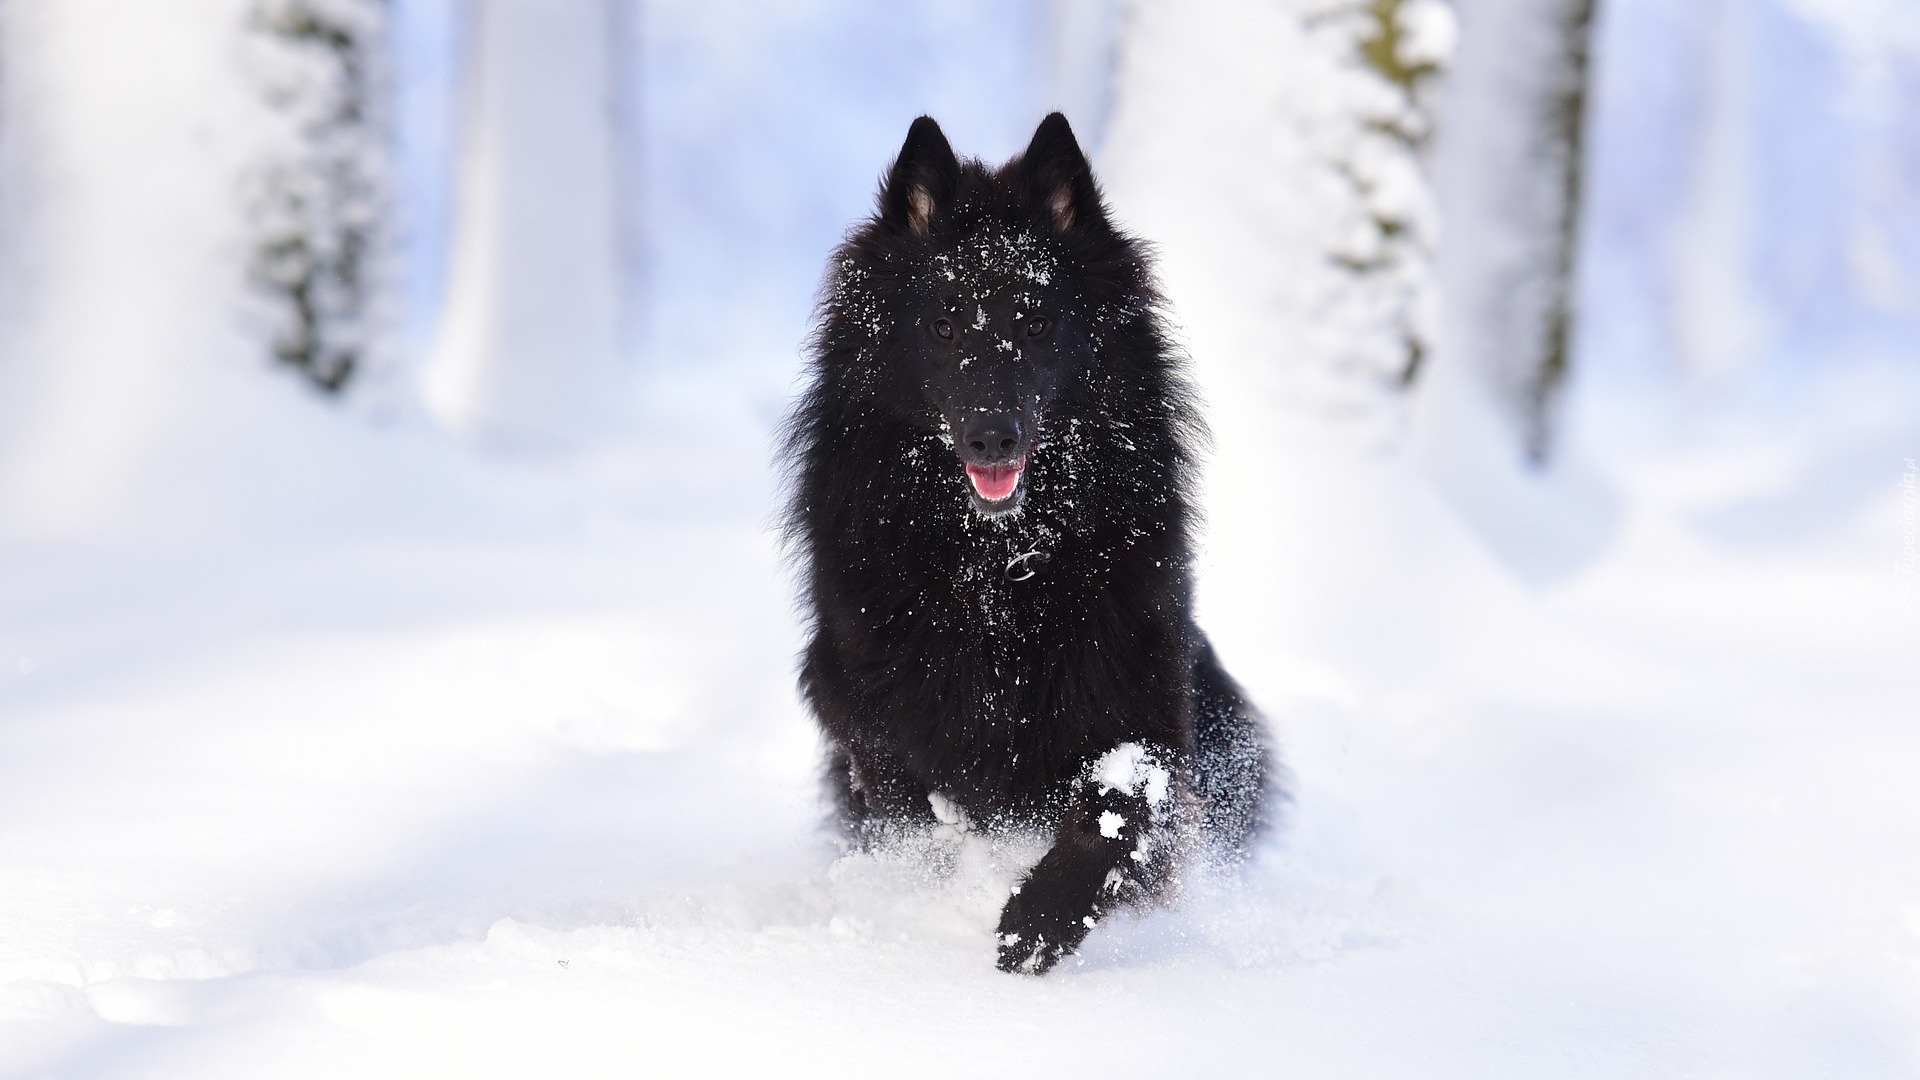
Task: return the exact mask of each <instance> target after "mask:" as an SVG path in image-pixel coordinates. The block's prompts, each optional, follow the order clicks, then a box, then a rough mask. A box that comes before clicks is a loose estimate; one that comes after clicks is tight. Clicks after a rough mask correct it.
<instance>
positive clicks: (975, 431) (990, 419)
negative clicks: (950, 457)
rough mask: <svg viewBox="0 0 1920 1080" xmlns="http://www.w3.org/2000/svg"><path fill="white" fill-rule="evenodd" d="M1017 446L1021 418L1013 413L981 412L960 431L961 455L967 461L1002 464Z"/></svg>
mask: <svg viewBox="0 0 1920 1080" xmlns="http://www.w3.org/2000/svg"><path fill="white" fill-rule="evenodd" d="M1019 445H1020V418H1019V417H1017V416H1015V415H1013V414H1012V413H982V414H980V415H978V416H975V417H974V418H973V419H971V420H968V421H967V422H966V424H965V425H964V426H963V427H962V428H961V430H960V446H961V454H962V455H963V456H964V457H966V458H967V459H968V460H969V461H982V462H987V461H1001V460H1004V459H1006V458H1009V457H1012V456H1013V451H1014V448H1016V447H1018V446H1019Z"/></svg>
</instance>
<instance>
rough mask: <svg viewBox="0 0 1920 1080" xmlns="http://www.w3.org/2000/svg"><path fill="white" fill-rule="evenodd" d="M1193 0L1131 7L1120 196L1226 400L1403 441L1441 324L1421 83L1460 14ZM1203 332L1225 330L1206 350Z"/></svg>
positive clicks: (1117, 181)
mask: <svg viewBox="0 0 1920 1080" xmlns="http://www.w3.org/2000/svg"><path fill="white" fill-rule="evenodd" d="M1193 14H1194V13H1193V12H1192V11H1191V10H1190V9H1189V8H1188V7H1187V6H1186V5H1180V4H1173V3H1169V2H1166V0H1140V2H1138V3H1136V4H1135V5H1134V6H1133V7H1132V9H1131V11H1130V17H1129V18H1128V19H1127V21H1126V27H1125V31H1124V37H1123V44H1122V63H1121V81H1120V91H1119V98H1118V102H1117V109H1116V113H1115V117H1114V131H1113V135H1112V138H1111V141H1110V143H1109V146H1108V153H1107V155H1106V157H1107V169H1106V174H1107V177H1108V180H1109V183H1110V186H1111V188H1112V190H1113V192H1114V194H1115V196H1116V201H1117V209H1118V211H1119V212H1120V213H1121V215H1122V216H1123V217H1124V218H1127V219H1128V220H1130V221H1133V222H1137V223H1138V224H1139V227H1140V231H1142V232H1143V233H1145V234H1146V235H1147V236H1148V237H1150V238H1151V239H1153V240H1155V241H1156V242H1158V243H1160V244H1161V245H1162V247H1163V250H1164V251H1165V252H1166V255H1167V259H1166V272H1167V277H1168V284H1169V286H1170V288H1171V290H1172V293H1173V297H1174V299H1175V301H1176V305H1177V307H1178V308H1179V310H1178V312H1177V314H1178V315H1179V316H1180V317H1181V318H1182V319H1183V320H1185V321H1187V322H1188V324H1189V327H1190V329H1191V330H1192V331H1193V332H1194V334H1195V338H1196V342H1195V344H1196V357H1197V362H1198V365H1199V370H1200V374H1201V376H1202V381H1203V382H1204V383H1207V384H1210V386H1211V389H1210V393H1209V397H1210V398H1211V399H1212V400H1213V401H1214V402H1215V404H1216V406H1218V405H1220V404H1221V403H1224V402H1226V401H1229V400H1232V401H1236V402H1241V403H1244V404H1245V405H1246V406H1247V407H1250V408H1253V409H1256V410H1259V411H1267V410H1272V409H1281V410H1284V411H1293V412H1307V413H1314V414H1320V415H1331V416H1339V417H1344V418H1348V419H1351V420H1354V421H1356V422H1358V424H1359V425H1360V427H1361V428H1364V429H1367V430H1369V431H1373V432H1377V433H1379V434H1380V435H1381V436H1382V437H1385V438H1392V437H1393V433H1395V432H1397V431H1398V429H1399V427H1400V422H1401V417H1402V413H1403V411H1404V398H1405V395H1404V394H1403V393H1402V392H1401V391H1402V388H1403V387H1404V386H1405V385H1406V384H1407V383H1408V382H1409V381H1410V380H1411V379H1412V378H1413V376H1414V375H1415V374H1416V373H1417V372H1418V370H1419V367H1420V365H1421V361H1422V358H1423V357H1424V355H1425V353H1426V351H1427V349H1428V342H1429V340H1430V338H1431V337H1432V335H1433V330H1432V327H1431V323H1432V310H1433V307H1434V297H1433V272H1432V259H1433V251H1434V247H1435V244H1436V242H1437V238H1438V220H1437V216H1436V213H1435V207H1434V203H1433V199H1432V197H1431V193H1430V191H1429V186H1428V183H1427V180H1426V177H1425V171H1424V164H1423V162H1422V158H1421V147H1422V144H1423V142H1424V140H1425V138H1426V135H1427V131H1428V128H1429V123H1428V119H1427V116H1426V110H1425V107H1424V102H1423V100H1422V91H1423V87H1424V83H1425V81H1426V79H1427V77H1428V76H1429V75H1430V74H1431V73H1433V72H1434V71H1436V70H1438V68H1439V67H1440V66H1441V65H1442V64H1443V63H1444V62H1445V60H1446V57H1447V55H1448V52H1449V50H1450V49H1451V47H1452V29H1453V23H1452V19H1451V14H1450V11H1449V10H1448V9H1447V8H1446V6H1445V5H1444V4H1441V3H1440V2H1439V0H1368V2H1364V3H1353V4H1334V5H1330V4H1328V3H1325V2H1321V0H1269V2H1267V3H1260V4H1243V5H1235V6H1232V7H1224V6H1223V7H1220V8H1217V9H1211V10H1210V11H1209V16H1210V17H1208V18H1205V19H1200V18H1195V17H1193ZM1203 257H1204V258H1205V259H1206V263H1205V264H1204V265H1202V264H1201V263H1199V262H1198V261H1197V260H1198V259H1200V258H1203ZM1202 335H1205V336H1207V337H1213V336H1215V335H1218V341H1217V343H1216V344H1213V345H1210V346H1209V347H1207V348H1204V349H1201V348H1198V346H1199V345H1200V344H1201V342H1200V341H1199V338H1200V337H1201V336H1202Z"/></svg>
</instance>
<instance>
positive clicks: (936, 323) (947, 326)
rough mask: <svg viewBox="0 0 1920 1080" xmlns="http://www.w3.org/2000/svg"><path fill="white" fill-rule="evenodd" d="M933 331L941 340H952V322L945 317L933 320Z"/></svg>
mask: <svg viewBox="0 0 1920 1080" xmlns="http://www.w3.org/2000/svg"><path fill="white" fill-rule="evenodd" d="M933 332H934V333H935V334H937V335H939V337H940V340H942V341H952V340H953V324H952V323H950V322H948V321H947V320H945V319H935V320H933Z"/></svg>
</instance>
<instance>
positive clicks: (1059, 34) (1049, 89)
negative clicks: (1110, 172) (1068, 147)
mask: <svg viewBox="0 0 1920 1080" xmlns="http://www.w3.org/2000/svg"><path fill="white" fill-rule="evenodd" d="M1123 14H1124V12H1123V10H1122V3H1121V0H1049V2H1048V4H1047V8H1046V33H1047V52H1048V54H1049V55H1048V59H1049V61H1050V63H1049V64H1048V66H1047V80H1046V84H1045V86H1044V87H1042V92H1043V93H1044V94H1045V95H1046V100H1044V101H1042V102H1041V103H1040V106H1041V107H1040V109H1039V110H1038V111H1039V112H1041V113H1043V114H1044V113H1048V112H1054V111H1056V110H1057V111H1059V112H1062V113H1065V114H1066V117H1067V120H1068V122H1070V123H1071V124H1072V125H1073V131H1074V134H1075V136H1076V137H1078V139H1079V140H1080V145H1081V146H1082V147H1083V148H1084V149H1085V150H1086V152H1087V153H1088V154H1089V155H1091V156H1092V157H1093V158H1094V160H1095V161H1096V162H1097V161H1098V160H1099V155H1100V149H1101V147H1102V146H1103V145H1104V144H1105V141H1106V134H1107V126H1108V123H1109V122H1110V120H1111V119H1112V114H1113V93H1114V79H1115V75H1116V72H1115V64H1116V63H1117V62H1118V59H1119V56H1118V49H1119V35H1120V26H1121V21H1122V16H1123Z"/></svg>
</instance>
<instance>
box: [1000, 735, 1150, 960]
mask: <svg viewBox="0 0 1920 1080" xmlns="http://www.w3.org/2000/svg"><path fill="white" fill-rule="evenodd" d="M1168 760H1169V759H1168V757H1167V755H1166V753H1165V752H1164V751H1160V750H1156V749H1152V748H1149V747H1147V746H1144V745H1142V744H1140V743H1122V744H1120V745H1119V746H1118V747H1115V748H1114V749H1113V750H1110V751H1108V752H1107V753H1106V754H1104V755H1102V756H1101V757H1099V758H1098V759H1096V760H1094V761H1093V762H1092V763H1090V764H1089V765H1088V767H1087V768H1086V770H1085V771H1084V772H1083V773H1082V774H1081V777H1080V779H1079V780H1078V781H1077V784H1076V789H1075V791H1074V793H1073V804H1072V806H1071V807H1069V809H1068V812H1067V815H1066V817H1065V818H1064V819H1063V820H1062V821H1061V823H1060V830H1059V832H1058V834H1057V835H1056V836H1055V837H1054V842H1053V847H1052V849H1051V850H1049V851H1048V852H1047V853H1046V855H1045V856H1043V857H1042V858H1041V860H1040V862H1039V863H1038V864H1036V865H1035V866H1034V868H1033V869H1032V870H1030V871H1028V873H1027V876H1026V878H1025V879H1024V880H1023V881H1021V882H1020V884H1018V885H1016V886H1014V891H1013V895H1012V896H1011V897H1010V898H1008V900H1007V906H1006V907H1005V908H1003V909H1002V910H1001V912H1000V927H999V931H998V932H999V944H1000V957H999V963H1000V970H1002V971H1019V972H1028V973H1031V974H1035V975H1039V974H1044V973H1045V972H1046V971H1047V970H1048V969H1049V968H1051V967H1053V965H1054V964H1056V963H1059V961H1060V958H1061V957H1063V956H1065V955H1067V954H1068V953H1071V952H1073V951H1074V950H1075V949H1077V948H1079V947H1080V942H1081V941H1083V940H1085V938H1086V936H1087V931H1089V930H1091V929H1093V926H1094V923H1096V922H1097V921H1099V919H1100V917H1101V916H1102V915H1104V914H1105V913H1106V911H1107V909H1108V908H1109V907H1110V906H1111V903H1112V901H1113V900H1114V899H1115V898H1116V896H1117V895H1118V894H1119V893H1120V892H1121V891H1123V890H1124V889H1126V888H1127V887H1128V886H1129V885H1132V884H1138V883H1139V882H1140V881H1141V880H1142V875H1143V872H1144V871H1145V870H1146V868H1147V867H1148V865H1149V861H1150V860H1149V857H1150V855H1151V854H1152V850H1153V845H1154V842H1155V840H1156V839H1157V834H1158V833H1159V831H1160V830H1161V829H1162V828H1163V827H1164V826H1165V825H1166V821H1167V818H1168V816H1169V814H1168V812H1169V810H1171V808H1172V798H1171V795H1172V792H1171V790H1170V788H1171V786H1172V779H1173V777H1172V773H1171V772H1170V770H1169V769H1168V767H1167V765H1166V764H1165V763H1166V762H1167V761H1168Z"/></svg>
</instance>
